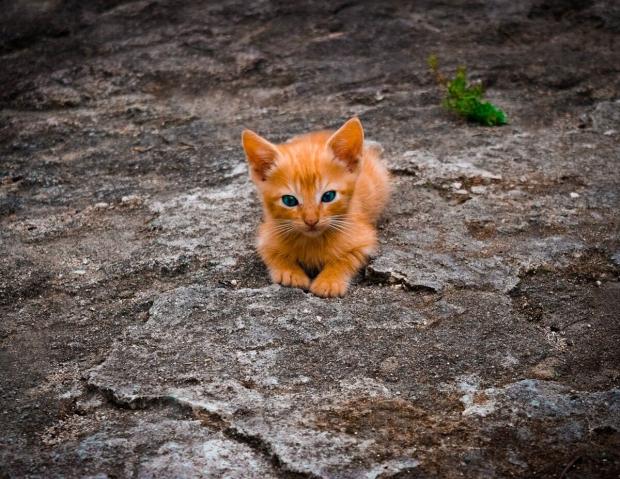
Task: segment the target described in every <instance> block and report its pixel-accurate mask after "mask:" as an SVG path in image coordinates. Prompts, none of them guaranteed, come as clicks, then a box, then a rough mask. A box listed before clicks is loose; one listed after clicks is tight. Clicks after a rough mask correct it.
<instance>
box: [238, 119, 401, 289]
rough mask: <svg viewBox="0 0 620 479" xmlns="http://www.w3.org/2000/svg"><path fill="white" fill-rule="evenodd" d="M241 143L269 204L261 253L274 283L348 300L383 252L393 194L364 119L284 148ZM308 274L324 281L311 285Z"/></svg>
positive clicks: (251, 136)
mask: <svg viewBox="0 0 620 479" xmlns="http://www.w3.org/2000/svg"><path fill="white" fill-rule="evenodd" d="M241 141H242V144H243V149H244V150H245V154H246V156H247V159H248V163H249V166H250V176H251V178H252V180H253V181H254V183H255V184H256V186H257V188H258V190H259V192H260V194H261V196H262V203H263V211H264V219H263V223H262V224H261V225H260V227H259V232H258V243H257V245H258V252H259V253H260V255H261V257H262V259H263V261H264V262H265V264H266V265H267V268H269V273H270V275H271V279H272V280H273V281H274V282H275V283H280V284H282V285H284V286H293V287H297V288H303V289H306V290H308V289H309V290H310V291H311V292H312V293H314V294H315V295H317V296H323V297H333V296H343V295H344V294H345V292H346V290H347V288H348V286H349V282H350V280H351V278H352V277H353V276H354V275H355V273H356V272H357V271H358V270H359V269H360V268H361V267H362V266H364V264H365V263H366V261H367V258H368V255H370V254H371V253H373V252H374V251H375V248H376V246H377V234H376V231H375V228H374V223H375V222H376V220H377V218H378V216H379V214H380V213H381V211H382V210H383V208H384V206H385V204H386V202H387V200H388V196H389V190H390V179H389V175H388V172H387V170H386V168H385V166H383V164H382V163H381V161H380V160H379V155H380V147H379V146H378V145H377V144H373V145H371V143H372V142H367V143H366V144H364V130H363V128H362V124H361V122H360V121H359V120H358V119H357V118H352V119H350V120H349V121H347V122H346V123H345V124H344V125H343V126H342V127H341V128H340V129H339V130H338V131H336V132H330V131H318V132H314V133H308V134H306V135H301V136H297V137H295V138H292V139H291V140H289V141H288V142H286V143H282V144H279V145H274V144H273V143H270V142H269V141H267V140H265V139H264V138H261V137H260V136H258V135H257V134H256V133H254V132H252V131H250V130H245V131H244V132H243V134H242V136H241ZM307 271H319V273H318V275H317V276H316V277H315V278H314V279H310V277H309V276H308V274H307Z"/></svg>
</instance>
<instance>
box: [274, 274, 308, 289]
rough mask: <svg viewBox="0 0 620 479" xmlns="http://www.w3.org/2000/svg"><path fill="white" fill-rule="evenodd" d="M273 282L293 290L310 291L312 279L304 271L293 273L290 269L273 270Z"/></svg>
mask: <svg viewBox="0 0 620 479" xmlns="http://www.w3.org/2000/svg"><path fill="white" fill-rule="evenodd" d="M270 273H271V280H272V281H273V282H274V283H278V284H281V285H282V286H291V287H293V288H301V289H306V290H307V289H308V288H309V287H310V278H308V275H307V274H306V273H304V272H303V271H301V272H300V271H292V270H289V269H272V270H271V271H270Z"/></svg>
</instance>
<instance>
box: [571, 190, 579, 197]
mask: <svg viewBox="0 0 620 479" xmlns="http://www.w3.org/2000/svg"><path fill="white" fill-rule="evenodd" d="M570 197H571V198H579V193H575V192H574V191H571V193H570Z"/></svg>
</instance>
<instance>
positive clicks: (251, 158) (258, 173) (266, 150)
mask: <svg viewBox="0 0 620 479" xmlns="http://www.w3.org/2000/svg"><path fill="white" fill-rule="evenodd" d="M241 144H242V145H243V149H244V150H245V156H246V157H247V158H248V163H249V164H250V168H251V171H252V178H253V179H254V181H265V180H266V179H267V172H268V171H269V169H270V168H271V167H272V166H273V164H274V163H275V161H276V158H277V156H278V149H277V148H276V146H275V145H274V144H273V143H270V142H268V141H267V140H265V139H264V138H263V137H261V136H259V135H257V134H256V133H254V132H253V131H250V130H243V133H242V134H241Z"/></svg>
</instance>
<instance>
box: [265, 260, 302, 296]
mask: <svg viewBox="0 0 620 479" xmlns="http://www.w3.org/2000/svg"><path fill="white" fill-rule="evenodd" d="M262 256H263V260H264V261H265V264H266V265H267V268H268V269H269V275H270V276H271V280H272V281H273V282H274V283H279V284H281V285H282V286H292V287H293V288H302V289H306V290H307V289H308V288H310V278H308V275H307V274H306V272H305V271H304V270H303V269H302V268H301V266H299V265H298V264H297V263H296V262H294V261H290V260H288V259H286V258H283V257H282V256H280V255H277V254H273V253H271V252H269V251H263V252H262Z"/></svg>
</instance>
